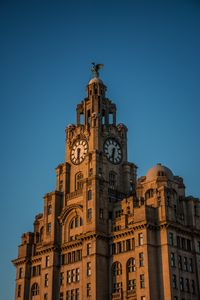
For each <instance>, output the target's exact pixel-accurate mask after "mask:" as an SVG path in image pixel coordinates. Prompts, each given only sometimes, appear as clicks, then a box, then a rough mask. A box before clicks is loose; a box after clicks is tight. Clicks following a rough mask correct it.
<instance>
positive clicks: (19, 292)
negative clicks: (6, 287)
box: [17, 284, 22, 297]
mask: <svg viewBox="0 0 200 300" xmlns="http://www.w3.org/2000/svg"><path fill="white" fill-rule="evenodd" d="M21 290H22V286H21V284H19V285H18V288H17V297H21Z"/></svg>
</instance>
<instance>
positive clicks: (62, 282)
mask: <svg viewBox="0 0 200 300" xmlns="http://www.w3.org/2000/svg"><path fill="white" fill-rule="evenodd" d="M63 284H64V273H63V272H61V273H60V285H63Z"/></svg>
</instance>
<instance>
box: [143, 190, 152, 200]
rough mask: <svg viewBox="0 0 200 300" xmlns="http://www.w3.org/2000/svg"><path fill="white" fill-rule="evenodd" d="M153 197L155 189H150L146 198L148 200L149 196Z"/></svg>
mask: <svg viewBox="0 0 200 300" xmlns="http://www.w3.org/2000/svg"><path fill="white" fill-rule="evenodd" d="M151 197H153V189H149V190H147V191H146V193H145V199H146V200H147V199H149V198H151Z"/></svg>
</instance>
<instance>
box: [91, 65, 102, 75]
mask: <svg viewBox="0 0 200 300" xmlns="http://www.w3.org/2000/svg"><path fill="white" fill-rule="evenodd" d="M101 68H103V64H95V63H94V62H93V63H92V68H91V71H92V73H93V75H94V77H96V78H99V70H100V69H101Z"/></svg>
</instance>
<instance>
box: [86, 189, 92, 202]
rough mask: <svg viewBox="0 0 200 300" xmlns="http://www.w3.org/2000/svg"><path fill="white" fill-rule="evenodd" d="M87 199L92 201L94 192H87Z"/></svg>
mask: <svg viewBox="0 0 200 300" xmlns="http://www.w3.org/2000/svg"><path fill="white" fill-rule="evenodd" d="M87 199H88V201H89V200H91V199H92V190H88V191H87Z"/></svg>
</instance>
